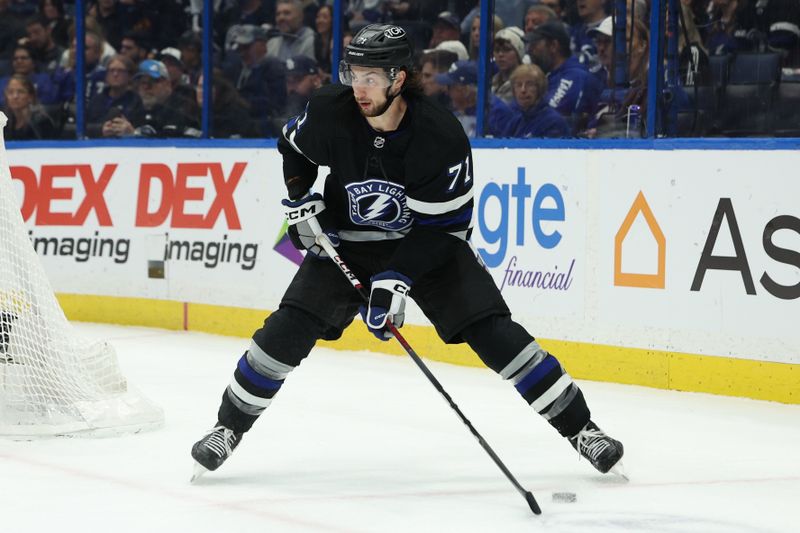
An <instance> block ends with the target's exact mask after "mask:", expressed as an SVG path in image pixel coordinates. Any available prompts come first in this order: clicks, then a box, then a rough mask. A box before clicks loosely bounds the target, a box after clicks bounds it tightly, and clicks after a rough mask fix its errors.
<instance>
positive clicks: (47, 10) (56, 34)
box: [39, 0, 72, 48]
mask: <svg viewBox="0 0 800 533" xmlns="http://www.w3.org/2000/svg"><path fill="white" fill-rule="evenodd" d="M39 13H41V14H42V17H44V18H45V19H47V20H48V21H49V22H48V27H49V28H50V35H51V36H52V37H53V41H55V43H56V45H58V46H60V47H61V48H66V47H67V46H69V27H70V24H72V22H71V20H70V18H69V17H68V16H67V14H66V12H65V11H64V2H63V1H62V0H39Z"/></svg>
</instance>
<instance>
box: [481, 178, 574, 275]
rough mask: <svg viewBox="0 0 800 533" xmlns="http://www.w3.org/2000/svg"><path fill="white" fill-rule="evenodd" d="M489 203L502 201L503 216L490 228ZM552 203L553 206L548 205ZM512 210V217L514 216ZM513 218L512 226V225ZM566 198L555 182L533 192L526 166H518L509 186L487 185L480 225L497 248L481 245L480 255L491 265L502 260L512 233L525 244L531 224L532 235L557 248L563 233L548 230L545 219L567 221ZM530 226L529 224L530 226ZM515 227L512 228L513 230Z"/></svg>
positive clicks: (516, 240) (482, 195)
mask: <svg viewBox="0 0 800 533" xmlns="http://www.w3.org/2000/svg"><path fill="white" fill-rule="evenodd" d="M531 196H533V202H532V203H530V205H528V203H529V202H528V200H530V198H531ZM490 202H491V203H494V202H499V204H500V219H499V221H498V222H497V225H496V226H494V227H489V223H488V222H487V220H486V218H487V217H486V212H487V209H488V208H489V207H490V205H489V204H490ZM545 205H549V206H552V207H545ZM512 212H513V214H514V215H513V219H512ZM512 220H513V225H512V226H509V224H510V223H511V221H512ZM564 220H566V217H565V214H564V198H563V197H562V196H561V191H559V190H558V187H556V186H555V185H553V184H552V183H545V184H543V185H542V186H541V187H539V189H538V190H537V191H536V194H535V195H534V194H533V188H532V187H531V186H530V185H528V183H527V182H526V180H525V168H524V167H519V168H518V169H517V182H516V183H515V184H514V185H511V186H510V187H509V186H508V185H498V184H497V183H495V182H490V183H488V184H486V186H485V187H484V188H483V191H482V192H481V197H480V200H479V202H478V227H479V229H480V232H481V236H482V237H483V239H484V240H485V241H486V242H487V243H488V244H490V245H493V246H495V250H494V251H492V250H487V249H486V248H478V252H479V253H480V255H481V258H482V259H483V261H484V262H485V263H486V266H488V267H489V268H494V267H497V266H499V265H501V264H502V263H503V260H504V259H505V257H506V252H507V250H508V241H509V238H510V236H511V235H512V232H513V235H514V242H515V243H516V245H517V246H523V245H524V244H525V237H526V234H527V229H528V227H530V228H531V230H532V231H533V236H534V238H535V239H536V242H537V243H539V246H541V247H542V248H548V249H549V248H555V247H556V246H558V243H559V242H561V233H560V232H559V231H558V230H553V231H551V232H549V233H548V232H547V231H545V229H544V228H543V227H542V223H543V222H547V221H552V222H564ZM528 225H529V226H528ZM512 228H513V229H512Z"/></svg>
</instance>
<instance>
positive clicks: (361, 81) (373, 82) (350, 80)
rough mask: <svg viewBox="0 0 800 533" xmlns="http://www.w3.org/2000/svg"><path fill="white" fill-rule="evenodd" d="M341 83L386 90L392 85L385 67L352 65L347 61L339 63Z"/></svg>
mask: <svg viewBox="0 0 800 533" xmlns="http://www.w3.org/2000/svg"><path fill="white" fill-rule="evenodd" d="M339 81H340V82H341V83H342V84H344V85H350V86H351V87H362V88H365V89H373V88H374V89H386V88H387V87H389V86H390V85H391V84H392V80H391V79H389V75H388V74H387V73H386V70H385V69H384V68H383V67H367V66H362V65H351V64H349V63H347V62H345V61H340V62H339Z"/></svg>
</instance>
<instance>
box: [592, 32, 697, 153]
mask: <svg viewBox="0 0 800 533" xmlns="http://www.w3.org/2000/svg"><path fill="white" fill-rule="evenodd" d="M632 27H633V30H632V32H633V34H632V36H631V37H630V38H631V47H630V51H629V60H628V67H629V68H628V80H629V83H628V86H627V87H622V88H618V87H615V83H614V65H613V57H612V56H611V54H610V52H605V50H604V47H603V45H602V44H601V45H600V47H599V48H598V50H603V51H604V54H603V55H602V56H600V57H601V58H603V57H605V58H606V59H604V61H609V67H608V68H609V76H608V84H607V87H606V89H605V90H604V91H603V92H602V94H601V96H600V98H599V99H598V101H597V103H596V104H595V109H594V110H593V111H592V113H590V117H589V120H588V123H587V125H586V130H585V132H584V133H583V136H586V137H589V138H610V137H625V136H627V135H629V133H630V132H629V131H628V127H627V112H628V109H629V107H630V106H638V107H639V113H640V115H641V117H642V121H641V123H640V126H642V127H643V126H644V117H646V116H647V73H648V66H649V49H650V48H649V39H650V32H649V30H648V28H647V26H645V24H644V23H643V22H641V21H640V20H638V19H634V20H633V26H632ZM601 30H607V31H611V30H610V29H609V28H608V26H605V27H604V26H603V25H602V24H601V25H600V26H599V27H598V29H597V30H595V31H594V32H593V34H594V35H595V36H596V38H597V35H598V34H599V35H600V37H599V38H600V39H601V41H602V39H603V34H602V33H601ZM606 37H607V36H606ZM609 48H610V43H609ZM673 98H674V99H675V100H674V101H675V103H676V105H677V106H678V107H679V108H686V106H688V97H687V95H686V93H685V92H684V91H683V90H682V89H681V87H677V88H676V90H675V91H674V93H673ZM633 135H634V136H638V133H635V132H634V133H633Z"/></svg>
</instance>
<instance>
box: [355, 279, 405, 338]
mask: <svg viewBox="0 0 800 533" xmlns="http://www.w3.org/2000/svg"><path fill="white" fill-rule="evenodd" d="M370 281H371V282H372V290H371V291H370V293H369V306H368V307H366V308H365V307H364V306H361V309H360V311H361V317H362V318H363V319H364V322H365V323H366V324H367V328H369V331H370V333H372V334H373V335H375V336H376V337H377V338H378V339H379V340H382V341H386V340H389V339H391V338H392V332H391V331H389V328H387V327H386V320H391V321H392V324H394V326H395V327H397V328H400V327H402V326H403V321H404V320H405V317H406V296H407V295H408V291H409V290H410V289H411V280H410V279H408V278H407V277H405V276H404V275H402V274H400V273H399V272H394V271H392V270H387V271H386V272H381V273H380V274H376V275H374V276H372V278H371V279H370Z"/></svg>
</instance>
